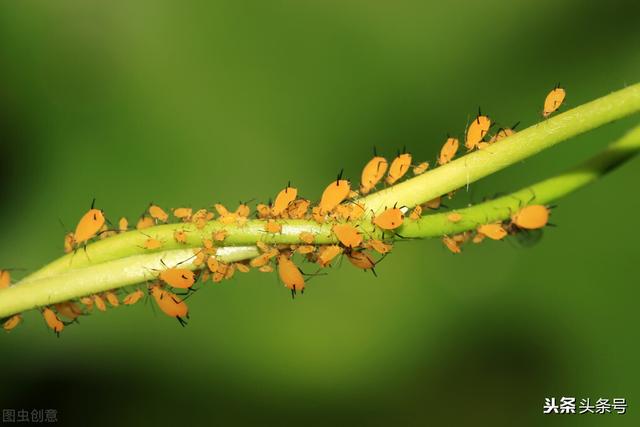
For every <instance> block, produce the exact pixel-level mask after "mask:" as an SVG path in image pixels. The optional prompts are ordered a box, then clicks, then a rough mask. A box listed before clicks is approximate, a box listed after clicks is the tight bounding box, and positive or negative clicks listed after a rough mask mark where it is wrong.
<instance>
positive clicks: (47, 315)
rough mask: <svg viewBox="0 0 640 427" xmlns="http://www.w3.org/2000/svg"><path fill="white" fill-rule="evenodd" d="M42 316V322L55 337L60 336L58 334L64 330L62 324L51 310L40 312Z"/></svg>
mask: <svg viewBox="0 0 640 427" xmlns="http://www.w3.org/2000/svg"><path fill="white" fill-rule="evenodd" d="M42 316H43V317H44V321H45V322H46V324H47V326H48V327H49V328H51V329H53V332H55V333H56V334H57V335H60V332H62V330H63V329H64V323H62V321H60V319H59V318H58V316H56V314H55V313H54V312H53V310H51V309H50V308H45V309H44V310H42Z"/></svg>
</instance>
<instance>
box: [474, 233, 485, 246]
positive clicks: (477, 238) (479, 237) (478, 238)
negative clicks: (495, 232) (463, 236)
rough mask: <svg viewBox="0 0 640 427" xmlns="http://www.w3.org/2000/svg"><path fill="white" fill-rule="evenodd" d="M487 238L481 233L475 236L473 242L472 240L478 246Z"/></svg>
mask: <svg viewBox="0 0 640 427" xmlns="http://www.w3.org/2000/svg"><path fill="white" fill-rule="evenodd" d="M485 237H487V236H485V235H484V234H481V233H476V235H475V236H473V240H471V241H472V242H473V243H475V244H478V243H482V241H483V240H484V238H485Z"/></svg>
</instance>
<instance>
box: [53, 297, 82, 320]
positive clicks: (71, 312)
mask: <svg viewBox="0 0 640 427" xmlns="http://www.w3.org/2000/svg"><path fill="white" fill-rule="evenodd" d="M54 306H55V308H56V311H57V312H58V314H59V315H61V316H63V317H66V318H67V319H69V320H75V319H77V318H78V317H80V316H81V315H82V309H81V308H80V307H79V306H78V305H77V304H76V303H73V302H71V301H67V302H61V303H58V304H55V305H54Z"/></svg>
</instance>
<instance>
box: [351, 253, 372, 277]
mask: <svg viewBox="0 0 640 427" xmlns="http://www.w3.org/2000/svg"><path fill="white" fill-rule="evenodd" d="M347 259H348V260H349V261H350V262H351V264H353V265H354V266H356V267H358V268H361V269H363V270H371V271H372V272H373V274H374V275H375V274H376V272H375V270H374V267H375V266H376V263H375V261H374V260H373V258H372V257H371V255H369V254H368V253H366V252H365V251H353V252H347Z"/></svg>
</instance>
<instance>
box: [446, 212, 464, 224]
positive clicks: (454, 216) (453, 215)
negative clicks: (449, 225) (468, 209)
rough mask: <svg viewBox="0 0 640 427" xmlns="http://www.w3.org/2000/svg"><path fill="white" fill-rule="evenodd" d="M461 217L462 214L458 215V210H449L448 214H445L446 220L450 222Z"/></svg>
mask: <svg viewBox="0 0 640 427" xmlns="http://www.w3.org/2000/svg"><path fill="white" fill-rule="evenodd" d="M461 219H462V215H460V214H459V213H458V212H451V213H450V214H449V215H447V220H448V221H450V222H454V223H455V222H460V220H461Z"/></svg>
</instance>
